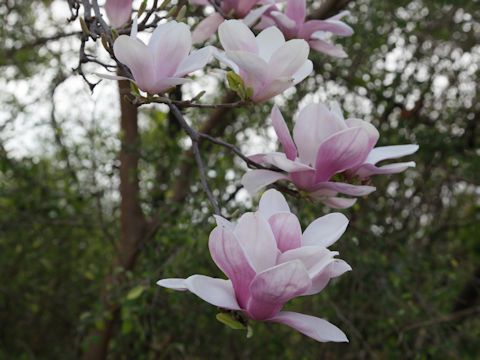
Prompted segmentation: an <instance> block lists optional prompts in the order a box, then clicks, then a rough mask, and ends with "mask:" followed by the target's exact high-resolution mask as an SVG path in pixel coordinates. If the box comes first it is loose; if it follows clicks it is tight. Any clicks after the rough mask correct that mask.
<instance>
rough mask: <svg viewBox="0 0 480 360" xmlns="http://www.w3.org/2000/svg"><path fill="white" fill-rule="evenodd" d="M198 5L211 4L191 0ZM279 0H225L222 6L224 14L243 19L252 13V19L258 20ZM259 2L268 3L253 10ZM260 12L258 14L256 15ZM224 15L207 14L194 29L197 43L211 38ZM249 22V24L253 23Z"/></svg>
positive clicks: (194, 38)
mask: <svg viewBox="0 0 480 360" xmlns="http://www.w3.org/2000/svg"><path fill="white" fill-rule="evenodd" d="M190 1H191V2H193V3H196V4H198V5H205V6H211V5H212V4H211V3H210V2H209V1H208V0H190ZM276 1H277V0H224V1H222V2H221V3H220V8H221V9H222V11H223V13H224V14H230V15H231V16H233V17H235V18H237V19H243V18H245V17H247V16H248V15H250V14H251V13H252V14H251V16H249V17H251V18H252V20H253V21H254V20H257V19H258V18H259V17H260V16H261V14H262V13H263V12H264V11H265V10H266V9H267V8H268V7H269V6H270V5H272V4H274V3H275V2H276ZM258 4H267V5H263V6H261V7H260V9H256V10H252V9H253V8H254V7H255V6H256V5H258ZM255 14H258V15H255ZM224 20H225V19H224V17H223V16H222V15H221V14H220V13H218V12H214V13H213V14H211V15H209V16H207V17H206V18H205V19H203V20H202V21H201V22H200V23H199V24H198V26H197V27H196V28H195V30H194V31H193V34H192V37H193V41H194V42H195V43H198V42H202V41H205V40H207V39H208V38H210V36H212V35H213V34H214V33H215V32H216V31H217V29H218V27H219V26H220V24H221V23H222V22H223V21H224ZM253 21H250V22H251V23H247V25H248V26H250V25H252V23H253Z"/></svg>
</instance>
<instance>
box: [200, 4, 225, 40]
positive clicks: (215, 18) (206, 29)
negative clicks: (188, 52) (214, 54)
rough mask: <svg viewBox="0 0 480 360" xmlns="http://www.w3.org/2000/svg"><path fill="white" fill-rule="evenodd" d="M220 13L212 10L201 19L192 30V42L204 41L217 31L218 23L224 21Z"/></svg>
mask: <svg viewBox="0 0 480 360" xmlns="http://www.w3.org/2000/svg"><path fill="white" fill-rule="evenodd" d="M224 20H225V19H224V18H223V16H222V15H220V14H219V13H218V12H214V13H213V14H212V15H209V16H207V17H206V18H205V19H203V20H202V21H201V22H200V23H199V24H198V25H197V27H196V28H195V30H193V33H192V41H193V43H194V44H198V43H201V42H204V41H205V40H207V39H209V38H210V37H211V36H212V35H213V34H215V32H216V31H217V29H218V27H219V26H220V24H221V23H222V22H223V21H224Z"/></svg>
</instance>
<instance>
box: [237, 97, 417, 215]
mask: <svg viewBox="0 0 480 360" xmlns="http://www.w3.org/2000/svg"><path fill="white" fill-rule="evenodd" d="M271 117H272V123H273V127H274V129H275V132H276V133H277V136H278V139H279V140H280V143H281V144H282V147H283V150H284V153H281V152H273V153H267V154H256V155H253V156H250V159H252V160H253V161H256V162H261V163H268V164H271V165H274V166H276V167H277V168H279V169H281V170H283V171H285V172H287V174H285V173H282V172H276V171H271V170H252V171H250V172H247V173H246V174H245V175H244V176H243V178H242V184H243V185H244V186H245V188H246V189H247V190H248V191H249V192H251V193H255V192H257V191H258V190H260V189H261V188H263V187H265V186H267V185H269V184H271V183H274V182H276V181H280V180H287V181H291V182H293V183H294V184H295V185H296V186H297V188H299V189H302V190H306V191H308V192H310V195H311V196H313V197H318V198H321V199H322V201H323V202H324V203H325V204H327V205H329V206H331V207H333V208H347V207H350V206H352V205H353V204H354V203H355V201H356V199H352V198H343V197H337V195H338V193H341V194H346V195H351V196H363V195H367V194H369V193H371V192H372V191H374V190H375V187H373V186H367V185H354V184H351V183H347V182H348V181H350V180H355V181H357V180H358V181H361V182H362V183H367V182H368V180H369V176H371V175H374V174H392V173H398V172H401V171H404V170H405V169H407V168H408V167H411V166H415V162H413V161H410V162H402V163H394V164H389V165H384V166H380V167H378V166H376V164H377V163H378V162H380V161H382V160H385V159H395V158H399V157H401V156H405V155H410V154H413V153H414V152H415V151H417V150H418V145H411V144H409V145H397V146H381V147H377V148H374V146H375V144H376V142H377V140H378V137H379V133H378V131H377V129H376V128H375V127H374V126H373V125H371V124H370V123H368V122H366V121H363V120H360V119H353V118H350V119H346V120H345V119H344V118H343V115H342V112H341V110H340V108H339V107H338V105H336V106H335V107H334V108H333V109H332V110H329V109H328V108H327V107H326V106H325V105H323V104H315V103H313V104H309V105H308V106H306V107H305V108H304V109H303V110H302V111H301V112H300V113H299V115H298V118H297V120H296V123H295V126H294V129H293V139H292V137H291V136H290V132H289V130H288V127H287V124H286V123H285V120H284V119H283V116H282V114H281V113H280V111H279V109H278V108H277V107H276V106H275V107H274V108H273V110H272V114H271ZM294 141H295V142H294ZM336 174H340V175H341V177H342V178H343V179H344V180H345V181H347V182H338V179H337V181H334V179H332V177H334V176H335V175H336Z"/></svg>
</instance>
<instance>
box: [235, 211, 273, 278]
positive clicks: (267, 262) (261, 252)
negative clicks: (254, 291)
mask: <svg viewBox="0 0 480 360" xmlns="http://www.w3.org/2000/svg"><path fill="white" fill-rule="evenodd" d="M234 234H235V236H236V238H237V239H238V243H239V244H240V246H241V247H242V249H243V251H244V252H245V255H246V257H247V258H248V260H249V262H250V264H251V265H252V268H253V269H254V270H255V272H257V273H259V272H261V271H263V270H265V269H268V268H270V267H272V266H274V265H275V262H276V260H277V255H278V249H277V242H276V241H275V237H274V235H273V232H272V229H271V228H270V225H269V224H268V222H267V220H266V219H265V218H264V217H263V216H262V215H261V214H257V213H246V214H244V215H242V217H240V219H239V220H238V222H237V226H236V227H235V230H234Z"/></svg>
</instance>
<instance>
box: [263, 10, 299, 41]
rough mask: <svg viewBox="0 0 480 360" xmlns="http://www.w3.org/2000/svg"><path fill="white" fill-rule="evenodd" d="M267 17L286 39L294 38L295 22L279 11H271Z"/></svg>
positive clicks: (295, 31)
mask: <svg viewBox="0 0 480 360" xmlns="http://www.w3.org/2000/svg"><path fill="white" fill-rule="evenodd" d="M269 15H270V17H271V18H272V19H273V20H274V21H275V24H276V25H277V26H278V27H279V29H280V30H281V31H282V32H283V33H284V34H285V36H286V37H287V38H289V39H291V38H294V37H295V35H296V33H297V24H296V23H295V21H293V20H292V19H290V18H289V17H288V16H286V15H285V14H284V13H282V12H280V11H271V12H270V14H269Z"/></svg>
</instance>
